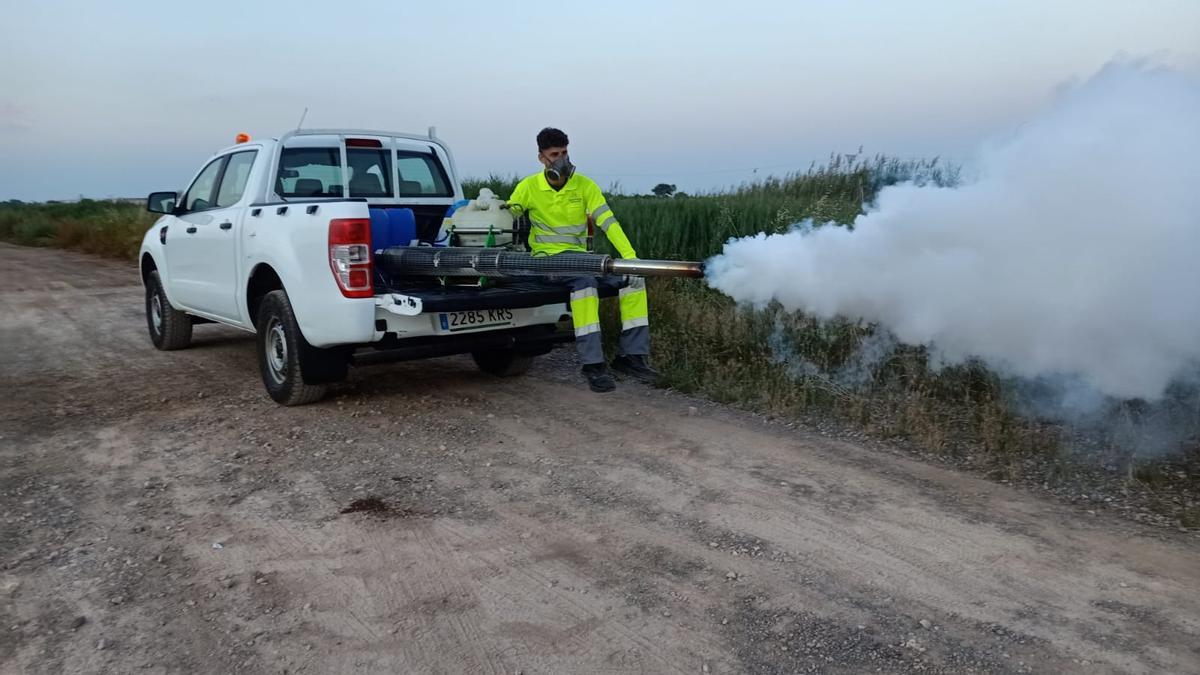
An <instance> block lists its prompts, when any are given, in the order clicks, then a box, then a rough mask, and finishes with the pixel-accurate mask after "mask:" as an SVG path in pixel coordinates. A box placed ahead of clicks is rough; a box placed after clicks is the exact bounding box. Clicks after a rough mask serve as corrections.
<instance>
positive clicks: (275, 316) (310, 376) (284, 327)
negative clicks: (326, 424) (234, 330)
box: [255, 290, 346, 406]
mask: <svg viewBox="0 0 1200 675" xmlns="http://www.w3.org/2000/svg"><path fill="white" fill-rule="evenodd" d="M255 328H256V329H257V331H258V340H257V344H258V369H259V372H260V373H261V375H262V380H263V385H264V386H265V387H266V388H267V393H268V394H270V395H271V398H272V399H274V400H275V402H276V403H282V404H283V405H287V406H293V405H306V404H309V403H315V402H316V401H319V400H321V398H322V397H323V396H325V392H326V390H327V389H328V388H329V387H328V383H329V382H332V381H335V380H337V379H340V378H339V377H338V374H339V373H340V375H341V378H344V377H345V372H346V361H345V360H344V352H334V351H333V350H323V349H317V348H315V347H313V346H312V345H310V344H308V342H307V341H306V340H305V339H304V335H303V334H302V333H301V332H300V324H299V323H297V322H296V314H295V313H294V312H293V311H292V303H291V302H290V301H289V300H288V297H287V293H286V292H284V291H282V290H278V291H271V292H270V293H267V294H266V296H264V297H263V299H262V301H261V302H260V303H259V306H258V323H257V325H256V326H255ZM326 352H329V353H326ZM337 358H343V360H342V361H341V365H340V369H339V367H338V363H337V361H336V359H337Z"/></svg>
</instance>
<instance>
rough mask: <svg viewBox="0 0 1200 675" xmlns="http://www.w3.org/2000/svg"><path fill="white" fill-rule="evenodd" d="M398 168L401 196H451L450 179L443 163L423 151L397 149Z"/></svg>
mask: <svg viewBox="0 0 1200 675" xmlns="http://www.w3.org/2000/svg"><path fill="white" fill-rule="evenodd" d="M396 168H397V170H398V171H399V174H400V178H399V179H397V180H398V183H397V184H398V185H399V187H400V196H401V197H449V196H451V195H452V194H453V192H452V191H451V190H450V181H449V180H447V178H446V172H445V170H443V169H442V164H441V162H439V161H438V160H437V159H436V158H435V157H434V156H433V155H431V154H429V153H423V152H409V151H405V150H397V151H396Z"/></svg>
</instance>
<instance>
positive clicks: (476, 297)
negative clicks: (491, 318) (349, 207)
mask: <svg viewBox="0 0 1200 675" xmlns="http://www.w3.org/2000/svg"><path fill="white" fill-rule="evenodd" d="M380 292H384V293H399V294H402V295H408V296H412V297H416V298H420V299H421V302H422V303H423V305H424V311H425V312H461V311H465V310H471V309H528V308H530V307H541V306H543V305H553V304H558V303H561V304H562V305H563V306H564V307H565V306H566V304H567V303H568V302H569V301H570V299H571V289H570V287H569V286H568V285H567V283H566V282H557V283H556V282H552V281H539V280H525V281H508V280H505V281H504V282H503V283H502V284H498V285H496V286H492V287H488V288H476V287H471V286H448V287H444V288H443V287H439V286H432V285H429V284H423V285H405V284H395V285H393V286H389V287H388V288H387V289H386V290H381V291H380ZM616 294H617V291H616V289H612V288H609V287H606V286H601V288H600V295H601V296H608V295H616Z"/></svg>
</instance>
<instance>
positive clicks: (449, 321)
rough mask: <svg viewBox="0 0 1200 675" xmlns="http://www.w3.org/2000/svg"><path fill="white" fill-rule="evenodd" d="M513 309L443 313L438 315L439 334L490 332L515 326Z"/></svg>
mask: <svg viewBox="0 0 1200 675" xmlns="http://www.w3.org/2000/svg"><path fill="white" fill-rule="evenodd" d="M513 317H514V315H513V311H512V310H511V309H476V310H471V311H469V312H441V313H439V314H438V318H437V321H438V323H437V327H438V332H439V333H462V332H465V331H472V330H490V329H492V328H505V327H508V326H512V325H513Z"/></svg>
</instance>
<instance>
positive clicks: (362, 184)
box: [275, 147, 454, 197]
mask: <svg viewBox="0 0 1200 675" xmlns="http://www.w3.org/2000/svg"><path fill="white" fill-rule="evenodd" d="M346 159H347V164H348V166H347V167H346V172H345V173H346V174H347V178H348V179H349V183H350V185H349V191H348V192H347V190H346V184H345V182H344V180H345V179H343V174H342V165H341V162H342V154H341V150H340V149H339V148H336V147H330V148H284V149H283V151H282V152H281V153H280V155H279V175H278V176H277V177H276V179H275V192H277V193H278V194H279V196H281V197H391V196H392V194H393V192H392V162H391V161H390V160H391V155H390V153H389V152H388V151H386V150H383V149H375V148H362V147H355V148H346ZM395 169H396V174H397V178H396V181H397V182H396V188H397V189H396V195H397V196H398V197H451V196H453V195H454V190H453V189H452V188H451V187H450V179H449V178H448V177H447V175H446V169H445V168H444V167H443V166H442V163H441V162H440V161H438V158H437V157H436V156H435V155H434V154H432V153H428V152H418V151H414V150H397V151H396V167H395Z"/></svg>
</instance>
